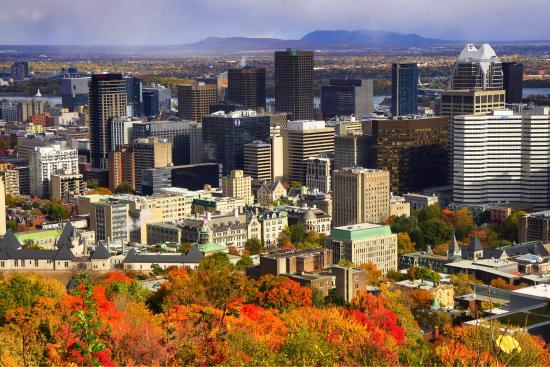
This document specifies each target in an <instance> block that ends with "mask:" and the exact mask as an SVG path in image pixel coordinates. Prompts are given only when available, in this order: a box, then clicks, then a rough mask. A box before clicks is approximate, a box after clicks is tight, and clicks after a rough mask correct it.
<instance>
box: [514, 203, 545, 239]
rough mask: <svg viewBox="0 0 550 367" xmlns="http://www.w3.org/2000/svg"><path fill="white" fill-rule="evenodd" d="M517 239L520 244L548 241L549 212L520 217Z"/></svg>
mask: <svg viewBox="0 0 550 367" xmlns="http://www.w3.org/2000/svg"><path fill="white" fill-rule="evenodd" d="M518 237H519V240H520V242H528V241H544V242H547V241H550V210H546V211H542V212H536V213H530V214H526V215H524V216H523V217H521V219H520V222H519V236H518Z"/></svg>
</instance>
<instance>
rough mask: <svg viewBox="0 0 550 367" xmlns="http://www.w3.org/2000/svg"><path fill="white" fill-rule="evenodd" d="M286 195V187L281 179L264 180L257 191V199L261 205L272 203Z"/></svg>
mask: <svg viewBox="0 0 550 367" xmlns="http://www.w3.org/2000/svg"><path fill="white" fill-rule="evenodd" d="M285 196H286V189H285V187H284V186H283V184H281V181H274V182H264V183H262V185H261V186H260V187H259V188H258V191H256V199H257V201H258V203H259V204H261V205H272V204H274V203H276V202H277V200H279V199H281V198H282V197H285Z"/></svg>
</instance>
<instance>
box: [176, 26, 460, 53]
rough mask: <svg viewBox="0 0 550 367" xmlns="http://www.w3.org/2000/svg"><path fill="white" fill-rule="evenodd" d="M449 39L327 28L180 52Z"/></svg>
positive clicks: (209, 42)
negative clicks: (287, 37) (292, 36)
mask: <svg viewBox="0 0 550 367" xmlns="http://www.w3.org/2000/svg"><path fill="white" fill-rule="evenodd" d="M449 43H451V42H449V41H445V40H439V39H434V38H426V37H422V36H420V35H418V34H402V33H397V32H385V31H369V30H357V31H345V30H336V31H327V30H319V31H313V32H310V33H308V34H306V35H305V36H304V37H302V38H301V39H299V40H284V39H279V38H249V37H210V38H206V39H204V40H202V41H199V42H195V43H189V44H185V45H182V46H181V47H182V49H183V51H191V52H193V51H195V52H220V51H225V52H230V51H260V50H262V51H272V50H280V49H284V48H288V47H294V48H303V49H314V50H356V49H365V48H369V47H376V48H394V47H399V48H410V47H425V46H435V45H443V44H449Z"/></svg>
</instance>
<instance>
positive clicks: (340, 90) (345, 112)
mask: <svg viewBox="0 0 550 367" xmlns="http://www.w3.org/2000/svg"><path fill="white" fill-rule="evenodd" d="M372 88H373V87H372V79H331V80H330V82H329V85H323V86H322V87H321V110H322V111H323V118H324V119H330V118H332V117H334V116H350V115H355V116H358V117H362V116H364V115H367V114H370V113H372V110H373V105H372V92H373V90H372Z"/></svg>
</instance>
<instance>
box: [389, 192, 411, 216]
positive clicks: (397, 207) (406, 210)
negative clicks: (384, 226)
mask: <svg viewBox="0 0 550 367" xmlns="http://www.w3.org/2000/svg"><path fill="white" fill-rule="evenodd" d="M402 215H404V216H406V217H409V216H410V215H411V203H409V202H407V201H406V200H405V198H404V197H403V196H395V195H392V196H390V217H400V216H402Z"/></svg>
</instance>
